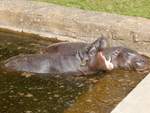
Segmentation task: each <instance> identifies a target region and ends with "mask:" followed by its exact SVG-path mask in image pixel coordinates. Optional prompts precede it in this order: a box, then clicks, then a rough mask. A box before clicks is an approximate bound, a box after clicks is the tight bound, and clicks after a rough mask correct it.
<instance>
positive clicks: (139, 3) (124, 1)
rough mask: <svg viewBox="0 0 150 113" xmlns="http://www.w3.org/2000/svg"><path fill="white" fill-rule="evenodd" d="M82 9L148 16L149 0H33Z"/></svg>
mask: <svg viewBox="0 0 150 113" xmlns="http://www.w3.org/2000/svg"><path fill="white" fill-rule="evenodd" d="M35 1H44V2H49V3H54V4H59V5H64V6H68V7H76V8H80V9H84V10H93V11H100V12H109V13H117V14H121V15H129V16H140V17H145V18H150V0H35Z"/></svg>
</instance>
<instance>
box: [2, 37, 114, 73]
mask: <svg viewBox="0 0 150 113" xmlns="http://www.w3.org/2000/svg"><path fill="white" fill-rule="evenodd" d="M60 45H61V44H60ZM75 46H76V47H75ZM106 47H107V41H106V39H105V38H99V39H97V40H96V41H94V42H93V43H91V44H84V43H74V44H69V45H65V44H62V46H61V49H59V48H60V46H59V44H58V46H55V47H54V48H53V49H52V48H51V50H50V49H49V50H50V51H48V52H47V53H46V52H45V53H43V54H30V55H19V56H15V57H12V58H10V59H8V60H6V61H5V62H4V63H3V66H4V67H5V68H7V69H10V70H16V71H26V72H34V73H49V74H71V75H87V74H94V73H97V72H99V71H100V70H112V69H113V68H114V66H113V65H112V63H110V59H107V60H106V57H105V56H104V55H103V54H102V51H103V49H104V48H106ZM57 48H58V49H57Z"/></svg>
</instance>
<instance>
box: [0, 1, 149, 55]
mask: <svg viewBox="0 0 150 113" xmlns="http://www.w3.org/2000/svg"><path fill="white" fill-rule="evenodd" d="M0 27H1V28H8V29H12V30H16V31H23V32H28V33H34V34H39V35H41V36H44V37H45V36H46V37H50V38H57V39H59V40H68V41H86V42H91V41H93V40H95V38H97V37H99V36H101V35H104V36H106V37H108V40H109V42H110V44H111V45H112V46H118V45H123V46H127V47H129V48H132V49H135V50H138V51H140V52H142V53H145V54H146V55H148V56H150V53H149V51H150V20H148V19H144V18H140V17H129V16H119V15H115V14H108V13H99V12H90V11H83V10H79V9H75V8H66V7H62V6H58V5H53V4H48V3H42V2H34V1H29V0H1V1H0Z"/></svg>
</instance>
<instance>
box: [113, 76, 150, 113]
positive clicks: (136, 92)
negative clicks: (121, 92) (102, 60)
mask: <svg viewBox="0 0 150 113" xmlns="http://www.w3.org/2000/svg"><path fill="white" fill-rule="evenodd" d="M149 84H150V74H149V75H147V76H146V77H145V78H144V79H143V80H142V81H141V82H140V83H139V84H138V85H137V86H136V88H134V89H133V90H132V91H131V92H130V93H129V95H127V96H126V97H125V98H124V99H123V100H122V101H121V102H120V103H119V104H118V105H117V107H116V108H115V109H114V110H113V111H112V112H111V113H150V107H149V106H150V101H149V100H150V91H149V89H150V85H149Z"/></svg>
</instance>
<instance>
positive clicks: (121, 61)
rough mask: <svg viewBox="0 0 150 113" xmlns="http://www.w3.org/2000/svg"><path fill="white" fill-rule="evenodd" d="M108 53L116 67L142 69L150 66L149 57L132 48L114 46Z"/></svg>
mask: <svg viewBox="0 0 150 113" xmlns="http://www.w3.org/2000/svg"><path fill="white" fill-rule="evenodd" d="M105 51H107V50H105ZM108 55H109V56H110V57H111V62H112V64H113V65H114V68H122V69H126V70H136V71H138V70H140V71H141V70H144V69H146V68H147V67H148V60H147V58H146V57H144V56H142V55H141V54H139V53H138V52H136V51H134V50H131V49H127V48H123V47H114V48H112V49H111V51H109V53H108Z"/></svg>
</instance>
